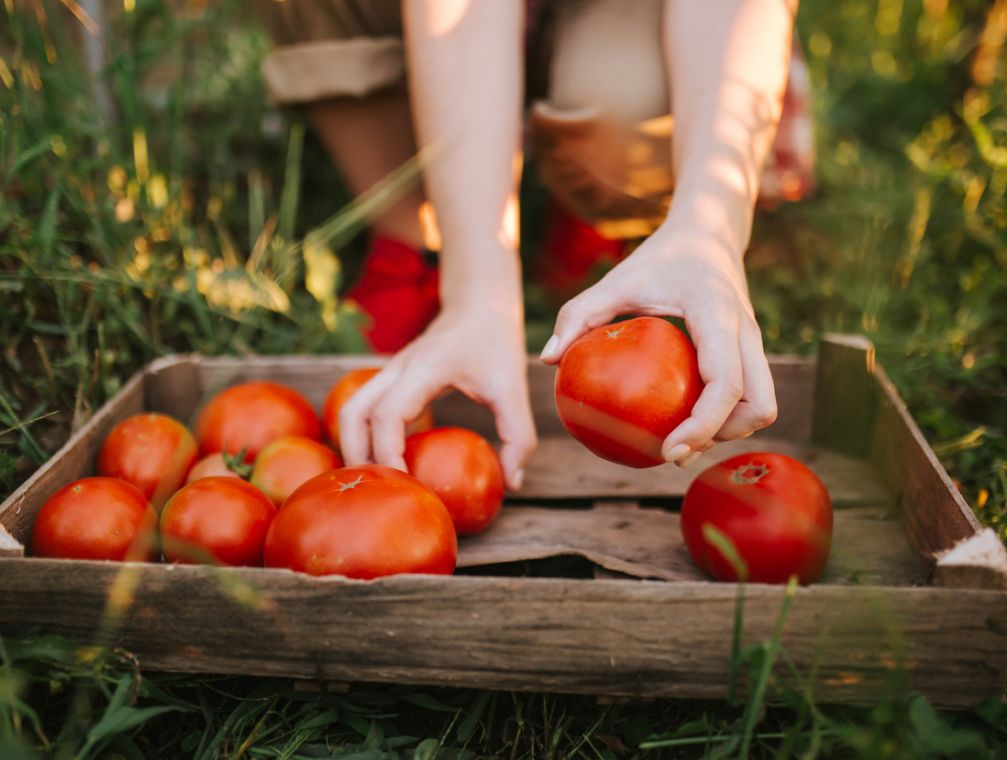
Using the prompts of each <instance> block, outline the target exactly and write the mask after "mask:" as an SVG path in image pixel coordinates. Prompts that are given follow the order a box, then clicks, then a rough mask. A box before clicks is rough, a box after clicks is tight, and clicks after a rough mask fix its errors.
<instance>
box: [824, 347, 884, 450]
mask: <svg viewBox="0 0 1007 760" xmlns="http://www.w3.org/2000/svg"><path fill="white" fill-rule="evenodd" d="M874 366H875V358H874V344H872V343H871V342H870V341H869V340H867V339H866V338H862V337H860V336H856V335H837V334H834V333H828V334H826V335H825V336H823V338H822V342H821V344H820V346H819V348H818V374H817V379H816V382H815V405H814V420H813V422H812V440H814V441H815V442H816V443H819V444H821V445H822V446H825V447H827V448H830V449H833V450H834V451H840V452H842V453H844V454H847V455H849V456H852V457H861V458H862V457H864V456H865V455H866V454H867V452H868V451H869V449H870V443H871V441H870V431H871V429H872V426H873V421H874V409H875V406H876V399H875V386H874V379H873V373H874Z"/></svg>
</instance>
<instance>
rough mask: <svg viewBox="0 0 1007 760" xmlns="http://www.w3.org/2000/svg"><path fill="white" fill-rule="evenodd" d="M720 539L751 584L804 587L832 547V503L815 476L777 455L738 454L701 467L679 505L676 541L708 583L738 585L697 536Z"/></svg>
mask: <svg viewBox="0 0 1007 760" xmlns="http://www.w3.org/2000/svg"><path fill="white" fill-rule="evenodd" d="M706 523H709V524H710V525H712V526H713V527H714V528H716V529H717V530H718V531H720V533H722V534H723V535H724V536H726V537H727V538H728V539H729V540H730V541H731V543H733V544H734V548H735V549H736V550H737V552H738V554H739V555H740V557H741V559H742V561H743V562H744V563H745V565H746V566H747V569H748V578H747V579H748V580H749V581H752V582H755V583H785V582H786V581H787V580H788V579H789V578H790V576H791V575H796V576H797V578H798V580H799V581H800V582H801V583H811V582H812V581H814V580H815V579H816V578H818V576H819V575H821V572H822V569H823V568H824V567H825V563H826V561H828V559H829V548H830V546H831V545H832V502H831V501H830V499H829V492H828V491H827V490H826V489H825V485H824V484H823V483H822V481H821V480H819V479H818V476H817V475H815V473H813V472H812V471H811V470H809V469H808V468H807V467H805V466H804V465H803V464H801V463H800V462H798V461H797V460H796V459H792V458H791V457H788V456H786V455H785V454H766V453H756V454H740V455H738V456H736V457H731V458H730V459H727V460H725V461H723V462H720V463H719V464H715V465H713V466H712V467H709V468H707V469H706V470H704V471H703V472H702V473H700V475H699V477H697V478H696V480H694V481H693V483H692V485H691V486H689V490H688V491H687V492H686V494H685V501H684V502H683V503H682V535H683V537H684V538H685V543H686V545H687V546H688V547H689V553H690V554H691V555H692V559H693V561H694V562H695V563H696V565H697V566H698V567H699V568H700V569H701V570H705V571H706V572H708V573H709V574H710V575H712V576H713V577H714V578H717V579H718V580H724V581H735V580H738V574H737V573H736V572H735V569H734V566H733V564H732V563H731V562H730V561H729V559H728V558H726V557H725V556H724V555H723V553H722V552H721V550H720V549H719V548H717V547H716V546H715V545H712V544H711V543H710V542H709V541H708V540H707V539H706V537H704V535H703V525H704V524H706Z"/></svg>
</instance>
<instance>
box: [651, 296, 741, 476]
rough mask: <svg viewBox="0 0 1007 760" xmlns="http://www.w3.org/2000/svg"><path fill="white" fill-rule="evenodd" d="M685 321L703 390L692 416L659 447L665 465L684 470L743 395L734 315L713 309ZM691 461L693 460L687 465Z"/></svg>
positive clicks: (734, 312)
mask: <svg viewBox="0 0 1007 760" xmlns="http://www.w3.org/2000/svg"><path fill="white" fill-rule="evenodd" d="M687 320H688V323H689V332H690V334H691V335H692V339H693V342H694V343H695V344H696V352H697V354H698V356H699V374H700V377H702V379H703V382H704V384H705V387H704V388H703V392H702V393H701V394H700V396H699V399H698V400H697V401H696V405H695V406H694V407H693V409H692V414H691V415H690V416H689V418H688V419H687V420H685V422H683V423H682V424H681V425H679V426H678V427H677V428H675V430H673V431H672V432H671V434H670V435H669V436H668V437H667V438H666V439H665V441H664V444H663V445H662V447H661V453H662V455H663V456H664V458H665V461H668V462H675V463H676V464H678V465H679V466H685V465H684V464H683V462H684V460H685V459H686V458H687V457H689V456H690V455H691V454H693V453H695V452H697V451H703V450H704V447H706V446H707V444H708V443H709V442H710V441H711V440H712V439H713V437H714V435H716V433H717V431H718V430H720V429H721V427H723V425H724V422H725V421H726V420H727V418H728V416H729V415H730V414H731V412H732V411H733V410H734V408H735V406H737V404H738V401H739V400H741V397H742V393H743V391H744V373H743V370H742V362H741V352H740V350H739V335H738V332H739V325H738V313H737V311H735V310H732V309H729V308H713V309H709V310H707V311H704V312H703V313H702V314H701V315H699V316H696V317H693V318H692V319H689V318H688V317H687ZM694 460H695V457H693V458H692V460H690V462H691V461H694Z"/></svg>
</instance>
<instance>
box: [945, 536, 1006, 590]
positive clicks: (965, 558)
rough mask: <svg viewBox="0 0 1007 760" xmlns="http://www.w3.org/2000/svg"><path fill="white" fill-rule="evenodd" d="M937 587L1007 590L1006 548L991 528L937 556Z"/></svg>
mask: <svg viewBox="0 0 1007 760" xmlns="http://www.w3.org/2000/svg"><path fill="white" fill-rule="evenodd" d="M934 584H935V585H937V586H945V587H949V588H988V589H1001V590H1004V591H1007V547H1004V544H1003V541H1001V540H1000V536H998V535H997V534H996V531H994V530H993V529H992V528H985V529H984V530H981V531H980V532H979V533H976V534H975V535H974V536H971V537H969V538H966V539H965V540H964V541H960V542H958V543H957V544H955V545H954V546H953V547H951V548H950V549H948V550H947V551H943V552H940V553H939V554H938V555H937V567H936V568H935V570H934Z"/></svg>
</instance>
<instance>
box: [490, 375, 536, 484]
mask: <svg viewBox="0 0 1007 760" xmlns="http://www.w3.org/2000/svg"><path fill="white" fill-rule="evenodd" d="M490 407H491V408H492V410H493V414H494V415H495V416H496V424H497V434H498V435H499V436H500V441H501V443H502V446H501V447H500V466H501V467H502V468H503V472H504V480H505V481H506V483H507V488H508V489H510V490H511V491H518V490H520V489H521V484H522V482H523V481H524V465H525V462H527V461H528V457H530V456H531V453H532V451H534V450H535V446H536V444H537V443H538V439H537V436H536V434H535V422H534V420H533V419H532V414H531V405H530V404H529V402H528V394H527V389H525V390H524V392H518V393H510V394H509V395H508V396H507V397H506V398H504V399H503V400H501V401H500V402H495V401H493V402H491V403H490Z"/></svg>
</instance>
